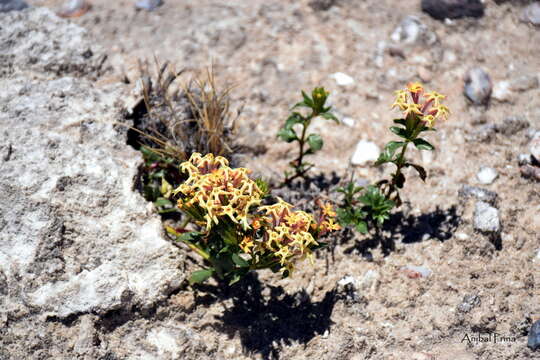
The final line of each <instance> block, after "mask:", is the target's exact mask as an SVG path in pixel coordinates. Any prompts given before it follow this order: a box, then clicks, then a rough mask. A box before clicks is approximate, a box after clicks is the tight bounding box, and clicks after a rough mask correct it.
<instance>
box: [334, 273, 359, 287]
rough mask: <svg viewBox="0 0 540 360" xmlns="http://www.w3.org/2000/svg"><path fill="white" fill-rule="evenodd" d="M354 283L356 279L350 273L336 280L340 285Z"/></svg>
mask: <svg viewBox="0 0 540 360" xmlns="http://www.w3.org/2000/svg"><path fill="white" fill-rule="evenodd" d="M355 284H356V280H355V278H354V277H352V276H350V275H347V276H345V277H343V278H341V279H340V280H339V281H338V285H340V286H346V285H353V286H354V285H355Z"/></svg>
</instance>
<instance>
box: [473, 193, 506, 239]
mask: <svg viewBox="0 0 540 360" xmlns="http://www.w3.org/2000/svg"><path fill="white" fill-rule="evenodd" d="M473 225H474V228H475V229H476V230H479V231H481V232H484V233H497V232H499V230H500V228H501V222H500V219H499V210H497V209H496V208H494V207H493V206H491V205H489V204H488V203H485V202H483V201H478V202H477V203H476V205H475V208H474V224H473Z"/></svg>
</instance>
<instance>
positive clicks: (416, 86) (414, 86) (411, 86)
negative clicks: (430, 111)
mask: <svg viewBox="0 0 540 360" xmlns="http://www.w3.org/2000/svg"><path fill="white" fill-rule="evenodd" d="M407 90H409V91H410V92H411V93H412V94H418V93H420V92H422V91H424V88H423V87H422V84H420V83H418V82H411V83H408V84H407Z"/></svg>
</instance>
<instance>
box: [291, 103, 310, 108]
mask: <svg viewBox="0 0 540 360" xmlns="http://www.w3.org/2000/svg"><path fill="white" fill-rule="evenodd" d="M299 107H307V108H311V106H309V105H308V104H306V103H305V102H304V101H300V102H298V103H296V104H294V106H293V107H292V108H293V109H296V108H299Z"/></svg>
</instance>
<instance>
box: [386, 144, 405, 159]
mask: <svg viewBox="0 0 540 360" xmlns="http://www.w3.org/2000/svg"><path fill="white" fill-rule="evenodd" d="M403 145H405V142H403V141H390V142H389V143H388V144H386V146H385V147H384V149H385V150H387V151H388V152H389V153H390V154H391V156H393V155H394V153H395V152H396V150H397V149H399V148H400V147H402V146H403Z"/></svg>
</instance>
